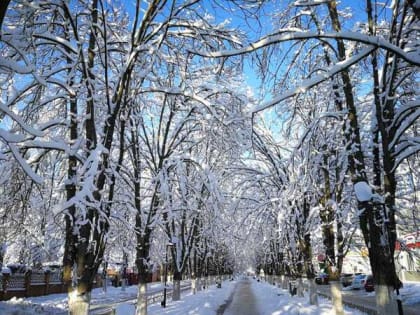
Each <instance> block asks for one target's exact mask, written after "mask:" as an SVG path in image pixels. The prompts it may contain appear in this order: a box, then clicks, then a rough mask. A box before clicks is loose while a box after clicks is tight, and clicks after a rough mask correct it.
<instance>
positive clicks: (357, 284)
mask: <svg viewBox="0 0 420 315" xmlns="http://www.w3.org/2000/svg"><path fill="white" fill-rule="evenodd" d="M367 278H368V276H367V275H365V274H360V275H355V276H354V278H353V282H352V283H351V285H350V286H349V288H350V289H358V290H359V289H364V288H365V283H366V280H367Z"/></svg>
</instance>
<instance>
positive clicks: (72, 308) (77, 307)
mask: <svg viewBox="0 0 420 315" xmlns="http://www.w3.org/2000/svg"><path fill="white" fill-rule="evenodd" d="M79 287H80V285H79ZM75 291H76V292H73V293H72V294H69V299H68V303H69V315H84V314H88V312H89V305H90V299H91V294H90V291H89V292H83V291H84V290H83V288H82V289H81V292H80V291H79V288H76V289H75ZM79 292H80V293H79Z"/></svg>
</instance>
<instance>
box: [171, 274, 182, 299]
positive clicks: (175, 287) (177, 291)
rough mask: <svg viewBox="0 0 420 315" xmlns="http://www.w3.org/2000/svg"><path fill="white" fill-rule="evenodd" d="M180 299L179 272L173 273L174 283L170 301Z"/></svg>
mask: <svg viewBox="0 0 420 315" xmlns="http://www.w3.org/2000/svg"><path fill="white" fill-rule="evenodd" d="M179 300H181V273H178V272H175V273H174V284H173V291H172V301H179Z"/></svg>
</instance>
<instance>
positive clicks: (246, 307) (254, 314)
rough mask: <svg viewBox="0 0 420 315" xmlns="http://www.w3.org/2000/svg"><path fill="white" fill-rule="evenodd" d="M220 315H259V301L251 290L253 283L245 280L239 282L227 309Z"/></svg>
mask: <svg viewBox="0 0 420 315" xmlns="http://www.w3.org/2000/svg"><path fill="white" fill-rule="evenodd" d="M218 314H219V315H221V314H223V315H258V314H259V312H258V309H257V301H256V299H255V295H254V293H253V292H252V289H251V281H250V280H248V279H243V280H240V281H239V282H238V284H237V285H236V287H235V290H234V291H233V294H232V296H231V298H230V300H229V301H228V302H227V305H226V309H225V310H224V311H223V312H221V313H219V312H218Z"/></svg>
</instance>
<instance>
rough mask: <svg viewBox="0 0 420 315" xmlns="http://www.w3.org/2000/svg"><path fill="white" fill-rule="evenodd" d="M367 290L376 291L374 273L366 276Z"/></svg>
mask: <svg viewBox="0 0 420 315" xmlns="http://www.w3.org/2000/svg"><path fill="white" fill-rule="evenodd" d="M365 290H366V292H372V291H375V286H374V285H373V276H372V275H369V276H367V278H366V282H365Z"/></svg>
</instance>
